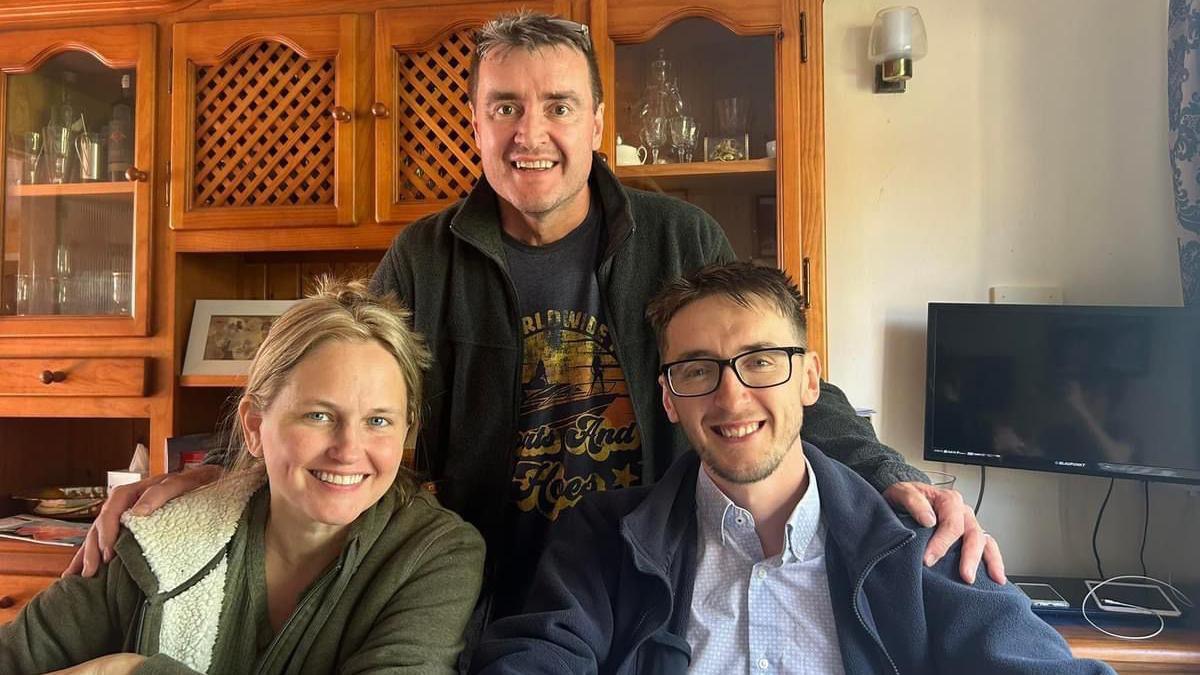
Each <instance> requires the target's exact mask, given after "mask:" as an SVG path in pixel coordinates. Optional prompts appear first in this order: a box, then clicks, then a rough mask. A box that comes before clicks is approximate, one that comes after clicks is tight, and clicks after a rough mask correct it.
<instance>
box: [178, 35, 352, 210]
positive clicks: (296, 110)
mask: <svg viewBox="0 0 1200 675" xmlns="http://www.w3.org/2000/svg"><path fill="white" fill-rule="evenodd" d="M357 38H358V35H357V21H356V17H354V16H353V15H328V16H315V17H295V18H290V17H289V18H271V19H245V20H231V21H211V22H198V23H180V24H176V26H175V31H174V36H173V39H172V45H173V52H172V53H173V56H172V63H171V80H172V85H171V86H172V92H171V128H172V134H171V138H172V142H171V227H172V228H174V229H177V230H191V229H227V228H277V227H297V226H318V225H352V224H354V178H355V176H354V168H355V162H354V153H355V147H354V145H355V134H354V129H355V124H354V123H353V121H354V116H355V114H356V112H357V111H356V110H355V106H354V100H355V97H354V92H355V78H356V77H358V76H359V73H358V72H357V70H356V68H355V63H356V50H357V49H358V46H359V45H358V41H357Z"/></svg>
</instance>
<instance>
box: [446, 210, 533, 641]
mask: <svg viewBox="0 0 1200 675" xmlns="http://www.w3.org/2000/svg"><path fill="white" fill-rule="evenodd" d="M450 232H452V233H453V234H454V236H455V237H458V239H459V240H460V241H462V242H464V243H467V244H469V245H471V246H472V247H474V249H475V250H476V251H479V252H480V253H482V254H483V255H484V256H485V257H486V258H487V259H489V260H491V261H492V263H494V264H495V265H496V267H498V268H499V269H500V275H501V276H503V277H504V282H505V283H506V284H508V297H509V319H510V320H511V321H512V325H513V328H514V329H515V331H514V332H515V334H516V344H515V345H514V346H515V347H516V350H517V358H516V365H515V366H514V368H513V379H512V381H513V395H512V418H511V419H512V427H511V428H512V430H513V433H517V426H518V425H519V424H520V420H521V370H522V368H523V367H524V365H525V356H524V354H525V349H524V340H523V338H522V337H521V316H520V309H518V307H517V305H518V304H519V303H520V298H518V297H517V285H516V284H515V283H513V280H512V276H511V275H510V274H509V273H508V265H506V264H505V263H504V261H503V260H501V259H500V256H497V255H493V254H492V253H491V252H489V251H487V250H485V249H484V248H483V247H482V246H480V245H479V244H477V243H476V242H475V241H473V240H472V239H471V238H470V237H467V236H465V235H463V234H462V233H460V232H459V231H458V230H457V229H455V227H454V225H451V226H450ZM516 440H517V439H515V438H513V439H511V441H510V442H513V443H514V445H515V441H516ZM516 467H517V453H516V450H515V448H514V447H512V446H510V447H509V448H508V473H507V476H508V480H509V481H510V484H509V487H511V481H512V476H513V472H514V471H515V470H516ZM508 494H509V490H508V489H505V490H503V491H501V498H500V504H499V505H498V506H499V509H500V513H503V512H504V508H505V506H507V504H508ZM501 517H503V516H501ZM489 558H490V559H491V562H489V563H488V569H486V570H484V572H485V576H492V575H494V574H495V572H496V568H497V567H498V565H499V563H498V562H497V560H496V557H495V556H489ZM487 614H488V615H490V614H491V609H490V605H489V609H488V610H487ZM490 618H491V617H490V616H485V617H484V620H485V622H486V621H488V620H490Z"/></svg>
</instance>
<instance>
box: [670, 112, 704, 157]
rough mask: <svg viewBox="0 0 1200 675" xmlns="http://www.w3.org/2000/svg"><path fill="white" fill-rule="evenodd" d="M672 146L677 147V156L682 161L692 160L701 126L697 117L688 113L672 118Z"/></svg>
mask: <svg viewBox="0 0 1200 675" xmlns="http://www.w3.org/2000/svg"><path fill="white" fill-rule="evenodd" d="M670 126H671V146H672V147H673V148H675V157H676V159H678V160H679V161H680V162H690V161H692V152H693V151H694V150H695V149H696V135H697V132H698V131H699V128H698V127H697V126H696V120H695V118H692V117H688V116H687V115H680V116H679V117H674V118H671V125H670Z"/></svg>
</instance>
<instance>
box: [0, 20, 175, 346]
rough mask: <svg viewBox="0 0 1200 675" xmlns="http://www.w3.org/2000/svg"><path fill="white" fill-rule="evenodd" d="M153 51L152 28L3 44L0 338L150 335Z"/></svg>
mask: <svg viewBox="0 0 1200 675" xmlns="http://www.w3.org/2000/svg"><path fill="white" fill-rule="evenodd" d="M154 50H155V40H154V27H153V26H149V25H142V26H112V27H108V28H105V29H78V30H65V29H64V30H43V31H27V32H22V33H18V34H12V35H7V36H5V38H4V39H3V40H0V145H2V146H3V149H4V159H5V161H4V164H3V165H2V166H0V172H2V175H3V180H2V181H0V209H2V210H3V217H2V218H0V221H2V222H3V228H2V229H0V250H2V251H3V259H2V260H0V272H2V273H0V339H2V338H3V337H9V336H35V335H47V336H50V335H53V336H97V335H106V336H116V335H146V334H147V332H148V330H149V318H148V315H149V303H150V297H151V295H150V269H151V264H150V259H151V256H150V241H151V236H150V230H151V223H150V219H151V208H150V201H151V192H152V190H151V183H150V173H149V167H150V165H151V160H152V158H153V157H154V149H153V129H154V126H155V122H156V120H155V115H154V110H155V108H154V87H153V86H152V83H153V81H154V64H155V51H154ZM123 77H125V78H129V79H128V80H127V83H130V84H131V86H130V90H131V91H132V95H131V96H129V98H128V99H127V100H124V101H123V102H124V104H125V110H126V114H127V115H128V116H129V119H128V121H126V120H125V119H122V120H121V124H120V126H118V123H117V122H116V121H112V115H113V109H114V106H115V104H114V99H117V100H118V101H120V100H121V99H119V98H118V97H119V96H121V92H122V89H121V80H122V78H123ZM64 116H68V117H70V119H69V120H66V119H63V117H64ZM72 125H74V127H75V128H74V129H73V128H72ZM110 127H111V133H103V134H102V133H100V131H101V130H102V129H109V128H110ZM86 132H90V134H91V135H89V136H85V133H86ZM52 135H53V136H56V137H57V140H58V141H59V142H54V139H52V138H51V137H52ZM85 141H93V143H91V146H88V144H86V143H85ZM96 146H98V148H97V150H96V151H94V152H92V153H88V152H87V151H86V150H83V149H81V148H83V147H96ZM110 147H111V150H110ZM106 150H108V152H105V151H106ZM118 150H120V152H121V153H122V154H123V160H124V161H123V162H120V163H118V162H110V161H107V160H108V159H109V158H115V157H117V155H118ZM85 156H86V157H87V158H88V161H87V162H85V161H84V160H83V157H85Z"/></svg>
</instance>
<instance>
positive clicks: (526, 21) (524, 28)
mask: <svg viewBox="0 0 1200 675" xmlns="http://www.w3.org/2000/svg"><path fill="white" fill-rule="evenodd" d="M560 46H561V47H567V48H568V49H573V50H575V51H577V52H579V53H580V54H583V57H584V58H585V59H587V64H588V76H589V78H590V79H591V85H592V109H593V110H595V109H596V108H598V107H599V106H600V104H601V103H603V102H604V88H603V87H602V86H601V85H600V64H599V63H597V61H596V51H595V50H594V49H592V38H591V35H590V34H589V32H588V27H587V25H586V24H582V23H575V22H574V21H569V20H567V19H560V18H558V17H556V16H551V15H549V14H542V13H541V12H533V11H530V10H527V9H522V10H520V11H517V12H512V13H506V14H501V15H499V16H497V17H496V18H495V19H492V20H491V21H489V22H487V23H486V24H484V25H483V27H482V28H480V29H479V31H478V32H477V33H476V34H475V49H474V50H473V51H472V52H471V71H470V76H469V79H468V82H467V84H468V88H469V93H470V96H471V102H472V103H474V102H475V98H476V96H477V94H478V91H477V90H478V89H479V64H480V62H481V61H483V59H484V58H485V57H486V56H487V55H488V54H491V53H493V52H504V51H508V50H510V49H515V48H517V47H524V48H525V49H527V50H529V51H531V52H532V51H534V50H535V49H540V48H542V47H560Z"/></svg>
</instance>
